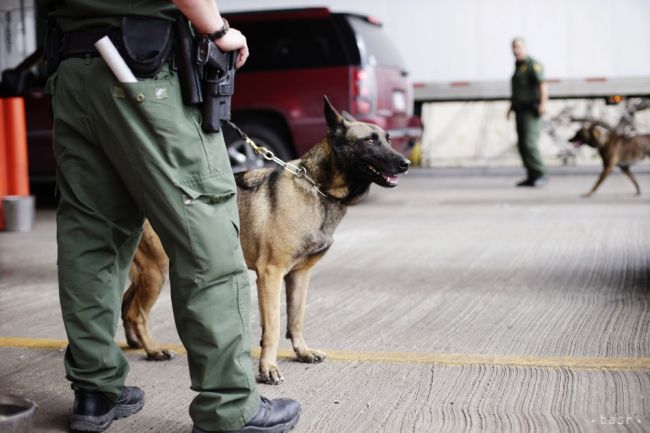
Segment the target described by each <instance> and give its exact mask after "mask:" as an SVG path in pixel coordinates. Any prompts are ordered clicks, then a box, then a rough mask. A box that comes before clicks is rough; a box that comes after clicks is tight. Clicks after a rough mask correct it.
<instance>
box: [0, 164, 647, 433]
mask: <svg viewBox="0 0 650 433" xmlns="http://www.w3.org/2000/svg"><path fill="white" fill-rule="evenodd" d="M647 168H648V164H645V165H642V166H641V167H640V169H638V170H636V172H639V173H641V174H639V176H638V178H639V182H640V184H641V188H642V190H643V191H644V192H645V194H644V195H643V196H641V197H635V196H634V195H633V194H632V192H633V188H632V185H631V184H630V183H629V181H628V180H627V179H626V178H624V177H623V176H621V175H619V174H616V175H613V176H611V177H610V178H609V179H608V180H607V181H606V182H605V183H604V185H603V187H602V188H601V190H600V191H599V192H598V193H597V194H596V195H595V196H594V197H593V198H591V199H582V198H580V197H579V194H580V193H582V192H585V191H587V190H588V189H589V187H590V186H591V185H592V184H593V182H594V180H595V173H596V171H593V172H592V173H588V174H586V175H585V174H581V175H563V176H559V175H556V176H554V177H553V178H552V179H551V182H550V183H549V185H548V186H547V187H546V188H544V189H542V190H528V189H518V188H513V184H514V183H515V182H516V180H517V179H518V178H517V177H516V176H512V175H507V174H508V173H506V175H502V176H456V175H453V176H444V177H440V176H432V175H431V173H432V172H430V171H417V172H414V173H412V174H411V175H409V176H407V177H406V178H404V179H403V181H402V183H401V185H400V186H399V187H398V188H397V189H395V190H383V189H380V188H377V187H373V191H372V193H371V195H370V197H369V198H368V199H367V200H366V201H365V202H364V203H363V204H361V205H359V206H357V207H355V208H351V209H350V211H349V214H348V216H347V217H346V218H345V219H344V220H343V222H342V224H341V226H340V228H339V230H338V231H337V233H336V241H335V244H334V246H333V248H332V250H331V251H330V252H329V253H328V255H327V256H326V257H325V259H323V261H322V262H321V263H320V264H319V265H318V266H317V267H316V269H315V272H314V275H313V279H312V284H311V288H310V294H309V296H308V305H307V321H306V329H305V334H306V338H307V342H308V343H309V344H310V345H311V346H312V347H314V348H318V349H321V350H325V351H329V352H330V353H331V355H332V357H331V358H330V359H328V360H327V361H325V363H323V364H319V365H305V364H300V363H296V362H293V361H292V360H291V359H290V357H288V356H287V357H285V358H283V359H282V360H281V362H280V367H281V368H282V369H283V373H284V375H285V383H284V384H282V385H280V386H275V387H273V386H267V385H260V388H261V391H262V393H263V394H265V395H267V396H269V397H276V396H291V397H296V398H299V399H300V401H301V402H302V403H303V413H302V420H301V422H300V423H299V424H298V426H297V428H296V430H295V431H296V432H298V433H302V432H319V433H320V432H322V433H324V432H332V433H338V432H361V433H366V432H368V433H370V432H372V433H374V432H387V433H394V432H417V433H420V432H422V433H424V432H427V433H428V432H479V431H480V432H509V431H512V432H592V431H593V432H601V431H602V432H618V431H621V432H623V431H625V432H628V431H629V432H648V431H650V404H649V403H648V402H647V401H646V399H647V397H646V396H647V395H648V394H650V332H649V331H650V314H649V306H650V291H649V289H650V173H649V172H648V169H647ZM434 173H435V172H434ZM54 229H55V226H54V219H53V212H52V211H43V212H40V213H39V215H38V220H37V224H36V227H35V229H34V231H32V232H31V233H26V234H19V233H0V318H1V320H0V392H5V391H10V392H14V393H18V394H22V395H24V396H26V397H28V398H31V399H33V400H35V401H37V402H38V404H39V409H38V412H37V414H36V417H35V426H34V431H37V432H59V431H65V426H66V417H67V415H68V414H69V412H70V407H71V403H72V393H71V391H70V389H69V387H68V384H67V383H66V381H65V379H64V377H63V375H64V372H63V366H62V351H61V350H60V347H62V345H63V344H64V343H63V342H62V341H61V340H64V339H65V333H64V330H63V326H62V323H61V319H60V312H59V310H58V294H57V286H56V264H55V260H56V259H55V253H56V246H55V236H54ZM253 302H254V303H256V302H257V301H256V298H255V296H253ZM256 310H257V308H256V306H255V307H254V308H253V309H252V311H256ZM283 323H284V321H283ZM151 325H152V329H151V330H152V333H153V335H154V337H155V338H156V339H157V340H158V341H159V342H161V343H166V344H169V345H172V346H174V345H178V342H179V340H178V337H177V335H176V331H175V328H174V325H173V321H172V319H171V304H170V300H169V293H168V288H166V289H165V293H163V295H162V296H161V299H160V300H159V302H158V304H157V305H156V307H155V308H154V311H153V313H152V321H151ZM252 326H253V331H254V335H253V341H258V339H259V338H258V337H259V320H258V316H257V315H255V316H254V318H253V324H252ZM118 340H123V335H122V333H121V330H120V332H119V333H118ZM281 347H283V348H284V349H289V348H290V344H289V343H288V341H286V340H283V342H282V343H281ZM283 353H285V354H287V355H288V354H289V353H290V352H288V351H285V352H283ZM128 356H129V359H130V361H131V366H132V372H131V376H130V383H132V384H138V385H140V386H142V387H143V388H144V389H145V392H146V393H147V403H146V405H145V409H144V410H143V412H141V413H140V414H139V415H137V416H136V417H131V418H128V419H125V420H121V421H118V422H116V423H115V424H114V425H113V426H112V427H111V429H110V430H109V431H110V432H144V431H151V432H189V431H190V428H191V427H190V426H191V421H190V419H189V416H188V415H187V404H188V403H189V401H190V399H191V398H192V395H193V393H192V391H191V390H189V381H188V375H187V372H186V368H187V363H186V358H185V356H184V355H183V354H182V353H181V354H180V355H179V356H178V357H177V358H176V359H174V360H172V361H170V362H160V363H152V362H147V361H145V360H144V359H143V356H142V354H141V353H138V352H130V354H129V355H128Z"/></svg>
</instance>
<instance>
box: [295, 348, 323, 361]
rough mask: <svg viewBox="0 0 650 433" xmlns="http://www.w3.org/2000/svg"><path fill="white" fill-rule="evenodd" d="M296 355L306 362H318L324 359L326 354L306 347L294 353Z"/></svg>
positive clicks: (299, 359)
mask: <svg viewBox="0 0 650 433" xmlns="http://www.w3.org/2000/svg"><path fill="white" fill-rule="evenodd" d="M296 357H297V358H298V361H300V362H306V363H308V364H318V363H319V362H323V361H325V358H327V355H326V354H325V353H324V352H321V351H320V350H314V349H307V350H303V351H301V352H299V353H296Z"/></svg>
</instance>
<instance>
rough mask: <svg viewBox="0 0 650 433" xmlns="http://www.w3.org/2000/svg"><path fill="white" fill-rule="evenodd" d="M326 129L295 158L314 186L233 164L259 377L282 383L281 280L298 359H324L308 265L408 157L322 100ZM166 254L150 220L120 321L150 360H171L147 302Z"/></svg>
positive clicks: (279, 172)
mask: <svg viewBox="0 0 650 433" xmlns="http://www.w3.org/2000/svg"><path fill="white" fill-rule="evenodd" d="M324 110H325V119H326V124H327V136H326V137H325V138H324V139H323V140H322V141H320V142H319V143H318V144H316V145H315V146H314V147H313V148H312V149H311V150H310V151H309V152H307V153H306V154H305V155H304V156H303V157H302V158H301V159H299V160H295V161H293V163H294V164H295V165H298V166H299V167H304V169H305V170H306V173H307V174H308V176H310V177H311V178H312V179H313V180H314V181H315V182H316V183H317V184H318V185H319V186H320V190H321V192H322V193H323V194H324V195H323V194H320V193H319V192H318V191H317V190H316V189H315V188H314V187H313V185H312V184H311V183H309V182H308V180H307V179H305V178H300V177H296V176H294V175H292V174H291V173H289V172H287V171H285V170H283V169H282V168H280V167H278V168H260V169H256V170H252V171H248V172H242V173H238V174H236V176H235V179H236V182H237V189H238V194H237V204H238V206H239V215H240V221H241V231H240V232H241V234H240V241H241V246H242V249H243V252H244V257H245V260H246V265H247V266H248V268H249V269H252V270H254V271H255V272H256V273H257V290H258V298H259V308H260V318H261V324H262V340H261V343H260V344H261V346H262V353H261V357H260V363H259V375H258V381H260V382H263V383H268V384H279V383H280V382H282V381H283V380H284V379H283V377H282V373H281V372H280V368H278V365H277V351H278V344H279V340H280V293H281V288H282V280H284V282H285V285H286V302H287V334H286V337H287V338H289V339H291V344H292V346H293V350H294V351H295V353H296V357H297V359H298V361H302V362H307V363H316V362H321V361H323V360H324V359H325V353H323V352H321V351H318V350H315V349H310V348H309V346H307V343H306V342H305V338H304V336H303V327H304V319H305V301H306V296H307V287H308V285H309V277H310V273H311V270H312V268H313V267H314V265H316V263H317V262H318V261H319V260H320V259H321V258H322V257H323V256H324V255H325V253H326V252H327V250H328V249H329V248H330V247H331V246H332V242H333V238H332V236H333V234H334V230H335V229H336V227H337V226H338V224H339V223H340V222H341V219H342V218H343V216H344V215H345V213H346V211H347V208H348V206H352V205H354V204H357V203H358V202H359V201H360V200H361V199H362V198H363V197H364V196H366V194H367V193H368V190H369V188H370V185H371V184H372V183H376V184H377V185H380V186H382V187H387V188H393V187H395V186H397V184H398V180H399V174H401V173H405V172H406V171H407V170H408V167H409V164H410V161H409V160H407V159H406V158H404V157H403V156H402V155H401V154H399V153H398V152H396V151H395V150H393V149H392V148H391V145H390V137H389V135H388V134H387V133H386V132H385V131H383V130H382V129H381V128H379V127H377V126H375V125H371V124H368V123H364V122H359V121H356V120H354V119H353V118H352V117H351V116H349V115H348V114H347V113H344V114H345V115H346V116H345V117H344V116H342V115H341V114H339V113H338V112H337V111H336V110H335V109H334V107H332V105H331V104H330V102H329V100H328V99H327V98H326V97H325V99H324ZM167 270H168V259H167V256H166V255H165V253H164V251H163V248H162V245H161V243H160V240H159V239H158V236H157V235H156V234H155V233H154V231H153V229H152V228H151V226H150V225H149V224H148V223H145V228H144V234H143V236H142V240H141V241H140V244H139V245H138V249H137V251H136V255H135V258H134V261H133V264H132V266H131V272H130V277H131V286H130V287H129V289H128V290H127V291H126V292H125V294H124V298H123V301H122V321H123V323H124V328H125V331H126V337H127V341H128V344H129V346H131V347H143V348H144V350H145V351H146V353H147V355H148V357H149V359H155V360H163V359H169V358H170V357H171V356H172V354H171V353H170V352H169V351H166V350H161V349H160V348H159V347H158V346H157V345H156V343H155V342H154V340H153V339H152V338H151V335H150V334H149V332H148V329H147V328H148V325H147V321H148V318H149V312H150V311H151V307H152V306H153V304H154V303H155V302H156V299H157V298H158V296H159V294H160V289H161V287H162V285H163V282H164V280H165V275H166V273H167Z"/></svg>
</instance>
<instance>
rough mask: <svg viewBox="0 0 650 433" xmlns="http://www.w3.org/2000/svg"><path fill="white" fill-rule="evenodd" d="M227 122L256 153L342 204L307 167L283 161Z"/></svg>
mask: <svg viewBox="0 0 650 433" xmlns="http://www.w3.org/2000/svg"><path fill="white" fill-rule="evenodd" d="M225 122H226V123H227V124H228V125H229V126H230V127H231V128H232V129H233V130H234V131H235V132H236V133H237V135H239V137H240V138H241V139H242V140H244V142H246V143H247V144H248V145H249V146H250V147H252V148H253V150H254V151H255V153H256V154H258V155H260V156H261V157H262V158H264V159H266V160H267V161H271V162H274V163H276V164H277V165H279V166H280V167H282V168H283V169H284V170H286V171H288V172H289V173H291V174H293V175H294V176H295V177H297V178H299V179H301V178H302V179H305V180H306V181H307V182H309V183H311V185H312V186H313V187H314V189H315V190H316V192H317V193H318V194H320V195H322V196H323V197H325V198H327V199H329V200H332V201H334V202H336V203H337V204H341V203H340V201H339V200H338V199H337V198H335V197H332V196H331V195H329V194H327V193H324V192H323V191H321V189H320V186H319V185H318V184H317V183H316V181H315V180H314V179H312V178H311V177H309V175H308V174H307V169H306V168H305V167H298V166H297V165H295V164H292V163H290V162H286V161H283V160H282V159H280V158H278V157H277V156H275V154H274V153H273V152H272V151H271V150H269V149H267V148H266V147H263V146H258V145H257V144H256V143H255V142H254V141H253V140H252V139H251V138H250V137H249V136H248V134H246V133H245V132H244V131H242V130H241V129H240V128H239V127H238V126H237V125H235V124H234V123H233V122H231V121H230V120H225Z"/></svg>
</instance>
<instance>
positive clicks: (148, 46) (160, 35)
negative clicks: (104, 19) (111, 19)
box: [122, 16, 173, 78]
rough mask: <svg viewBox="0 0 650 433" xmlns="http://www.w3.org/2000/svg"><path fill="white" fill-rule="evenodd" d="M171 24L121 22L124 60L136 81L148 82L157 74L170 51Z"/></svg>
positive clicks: (131, 19) (145, 20)
mask: <svg viewBox="0 0 650 433" xmlns="http://www.w3.org/2000/svg"><path fill="white" fill-rule="evenodd" d="M172 24H173V22H172V21H165V20H158V19H153V18H144V17H136V16H126V17H123V18H122V43H123V45H124V54H125V59H124V60H125V61H126V64H127V65H129V68H131V70H132V71H133V74H134V75H135V76H136V77H138V78H151V77H153V76H155V75H156V74H157V73H158V72H160V70H161V69H162V67H163V65H164V63H165V61H166V60H167V59H168V58H169V54H170V51H171V48H172V41H173V38H172Z"/></svg>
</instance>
